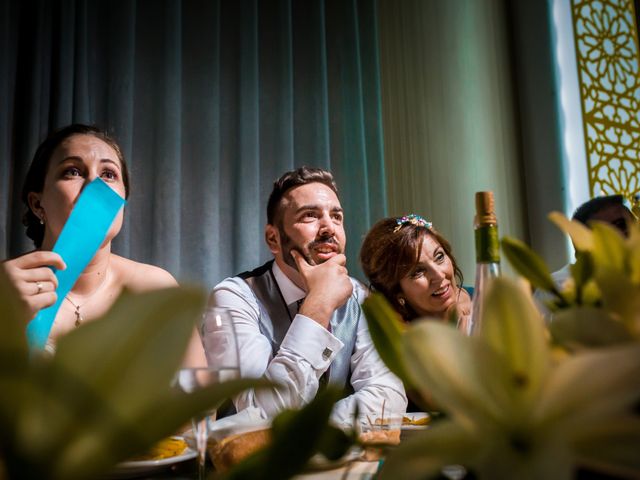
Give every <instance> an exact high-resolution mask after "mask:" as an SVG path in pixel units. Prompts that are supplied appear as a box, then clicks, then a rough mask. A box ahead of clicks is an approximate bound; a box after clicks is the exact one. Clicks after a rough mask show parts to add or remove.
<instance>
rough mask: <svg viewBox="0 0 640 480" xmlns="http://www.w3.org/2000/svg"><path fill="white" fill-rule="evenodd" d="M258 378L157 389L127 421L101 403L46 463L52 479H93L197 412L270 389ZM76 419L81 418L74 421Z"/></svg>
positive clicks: (174, 430)
mask: <svg viewBox="0 0 640 480" xmlns="http://www.w3.org/2000/svg"><path fill="white" fill-rule="evenodd" d="M272 386H273V385H271V384H270V383H268V382H264V381H259V380H249V379H241V380H231V381H227V382H224V383H221V384H218V385H212V386H209V387H207V388H203V389H201V390H198V391H196V392H193V393H190V394H184V393H182V392H179V391H177V390H175V389H158V390H157V395H156V400H155V402H154V403H152V404H150V405H148V408H147V409H146V410H145V411H144V412H140V415H139V416H137V417H136V418H133V419H130V420H129V421H126V422H125V421H123V420H122V419H121V418H118V417H117V416H113V415H111V412H109V410H108V408H107V406H106V405H98V406H97V408H96V410H100V409H101V407H104V413H103V415H102V416H101V422H100V423H98V424H96V423H90V424H87V425H84V428H81V429H78V430H77V431H76V432H75V435H74V436H73V437H72V438H70V439H69V441H68V443H67V444H65V445H64V448H63V449H62V451H61V452H59V454H58V457H57V458H56V459H55V462H52V465H50V466H49V468H50V469H51V472H52V475H51V476H52V478H59V479H71V478H79V479H80V478H94V477H95V476H97V475H98V474H100V473H104V472H106V471H108V470H109V469H110V467H111V466H113V465H114V464H115V463H117V462H119V461H122V460H126V459H127V458H129V457H131V456H132V455H134V454H139V453H143V452H144V451H146V450H147V449H148V448H149V447H150V446H151V445H153V444H154V443H155V442H156V441H158V440H160V439H162V438H164V437H167V436H169V435H171V434H174V433H175V432H176V431H177V430H178V429H179V428H180V427H182V426H183V425H185V424H186V423H188V421H189V419H190V418H191V417H193V416H195V415H197V414H199V413H200V412H203V411H205V410H210V409H212V408H215V407H217V406H218V405H220V404H221V403H222V401H224V400H225V399H227V398H231V397H232V396H234V395H237V394H239V393H241V392H242V391H244V390H246V389H248V388H266V387H272ZM75 420H76V421H81V420H80V419H75Z"/></svg>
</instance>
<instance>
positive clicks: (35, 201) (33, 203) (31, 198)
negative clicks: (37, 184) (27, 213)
mask: <svg viewBox="0 0 640 480" xmlns="http://www.w3.org/2000/svg"><path fill="white" fill-rule="evenodd" d="M27 202H28V203H29V208H30V209H31V211H32V212H33V214H34V215H35V216H36V217H38V218H39V219H40V220H42V221H46V212H45V211H44V208H43V206H42V204H41V203H40V194H39V193H36V192H29V194H28V195H27Z"/></svg>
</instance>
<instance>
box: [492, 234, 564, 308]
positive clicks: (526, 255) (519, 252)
mask: <svg viewBox="0 0 640 480" xmlns="http://www.w3.org/2000/svg"><path fill="white" fill-rule="evenodd" d="M502 251H503V252H504V254H505V256H506V257H507V260H509V263H511V265H512V266H513V268H515V269H516V271H517V272H518V273H519V274H520V275H522V276H523V277H524V278H526V279H527V280H529V282H530V283H531V285H533V286H534V287H535V288H540V289H542V290H545V291H547V292H552V293H554V294H555V295H556V296H557V297H560V298H562V296H561V295H560V293H559V292H558V291H557V289H556V286H555V283H554V282H553V278H551V273H550V272H549V269H548V268H547V265H546V264H545V263H544V260H542V258H541V257H540V256H539V255H538V254H537V253H535V252H534V251H533V250H531V249H530V248H529V247H528V246H527V245H526V244H525V243H524V242H521V241H520V240H516V239H515V238H510V237H504V238H503V239H502Z"/></svg>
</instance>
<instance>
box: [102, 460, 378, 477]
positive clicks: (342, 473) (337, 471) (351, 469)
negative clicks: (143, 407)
mask: <svg viewBox="0 0 640 480" xmlns="http://www.w3.org/2000/svg"><path fill="white" fill-rule="evenodd" d="M378 466H379V462H362V461H352V462H349V463H348V464H347V465H343V466H340V467H338V468H334V469H331V470H321V471H313V472H308V473H303V474H300V475H297V476H295V477H294V479H295V480H331V479H349V480H368V479H371V478H373V476H374V475H375V473H376V472H377V471H378ZM208 468H209V469H212V468H213V467H212V466H211V464H209V465H208ZM124 478H137V479H146V480H160V479H169V478H171V479H174V480H194V479H197V478H198V469H197V463H196V461H195V459H194V460H188V461H185V462H180V463H176V464H174V465H167V466H164V467H158V468H157V469H154V470H145V471H144V472H143V471H140V472H139V473H136V472H133V471H128V472H126V473H125V472H121V473H119V472H114V474H112V475H109V476H107V477H105V480H107V479H124Z"/></svg>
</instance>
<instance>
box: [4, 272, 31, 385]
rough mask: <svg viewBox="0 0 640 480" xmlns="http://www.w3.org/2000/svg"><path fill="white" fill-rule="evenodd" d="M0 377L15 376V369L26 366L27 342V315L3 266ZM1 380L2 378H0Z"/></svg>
mask: <svg viewBox="0 0 640 480" xmlns="http://www.w3.org/2000/svg"><path fill="white" fill-rule="evenodd" d="M0 319H2V335H0V375H1V376H4V375H7V374H8V375H11V376H13V375H15V374H16V370H15V369H16V368H18V369H20V368H23V367H24V366H25V365H26V363H27V362H26V361H25V360H26V358H27V353H28V350H27V341H26V337H25V327H26V320H27V315H26V312H25V308H24V305H23V304H22V303H21V302H20V300H19V297H18V292H17V291H16V289H15V288H14V286H13V285H12V284H11V281H10V280H9V277H8V276H7V274H6V272H5V270H4V266H2V265H0ZM0 378H2V377H0Z"/></svg>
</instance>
